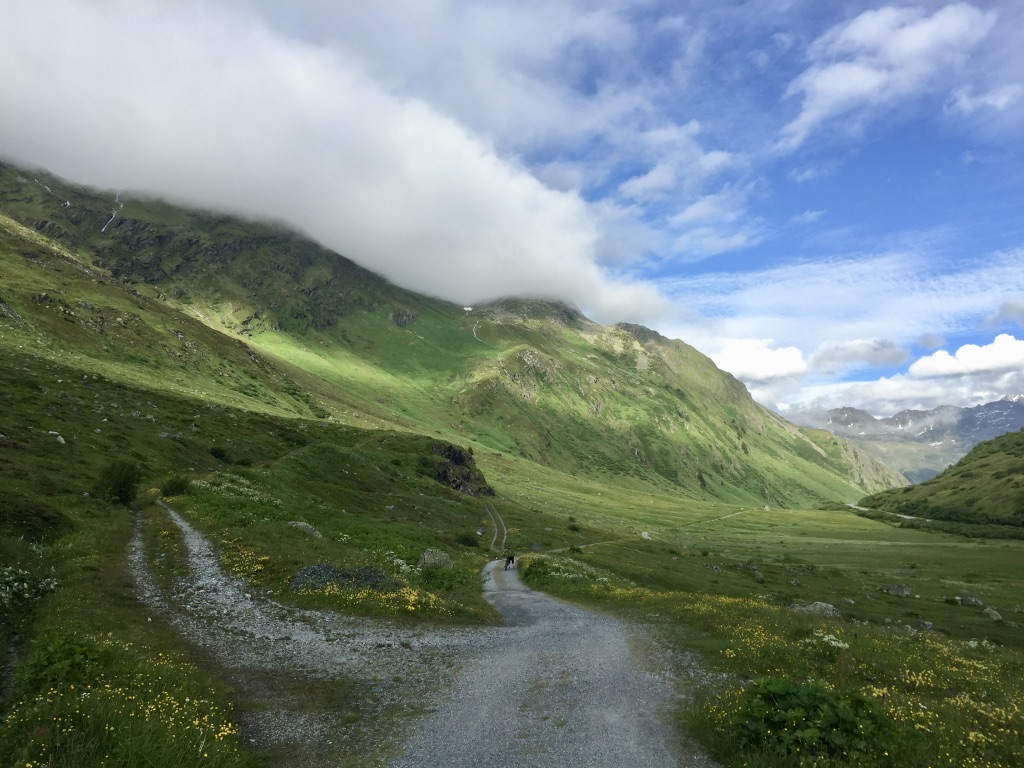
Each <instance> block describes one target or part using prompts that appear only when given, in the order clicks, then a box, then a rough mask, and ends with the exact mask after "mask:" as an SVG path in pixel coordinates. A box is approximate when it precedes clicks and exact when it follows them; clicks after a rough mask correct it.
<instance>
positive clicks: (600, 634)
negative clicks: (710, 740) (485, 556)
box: [391, 561, 680, 768]
mask: <svg viewBox="0 0 1024 768" xmlns="http://www.w3.org/2000/svg"><path fill="white" fill-rule="evenodd" d="M485 575H486V577H487V578H486V587H485V588H486V594H487V598H488V599H489V600H490V601H491V602H492V603H493V604H494V605H495V606H496V607H497V608H498V610H500V611H501V613H502V614H503V615H504V616H505V618H506V620H507V622H508V623H507V626H506V627H505V628H504V629H503V630H502V631H501V632H500V633H498V634H497V635H496V636H494V637H493V639H492V641H491V643H490V644H489V645H488V646H486V647H482V648H480V649H479V652H478V655H477V656H476V657H475V658H474V659H473V660H472V661H471V663H469V664H468V665H467V666H466V667H465V668H464V669H463V671H462V673H461V674H460V676H459V678H458V680H457V681H456V682H455V684H454V686H453V688H452V691H451V694H450V695H449V696H447V697H445V698H444V699H443V700H440V701H439V702H438V706H437V709H436V710H435V711H434V712H433V713H432V714H430V715H429V716H428V717H427V718H425V719H424V720H423V721H422V722H421V724H420V726H419V728H418V730H417V732H416V733H415V734H414V735H413V736H412V738H411V739H410V740H409V741H408V742H407V744H406V746H405V753H404V755H402V757H400V758H398V759H396V760H395V761H393V762H392V763H391V765H392V766H394V768H405V766H424V765H433V766H440V765H445V766H451V768H459V767H460V766H466V767H467V768H468V767H469V766H473V768H477V767H478V766H488V767H489V768H506V767H509V768H511V766H516V767H517V768H521V767H522V766H560V767H563V768H573V767H574V766H579V767H580V768H584V767H586V768H597V767H599V766H639V765H643V766H651V767H652V768H656V767H657V766H677V765H680V759H679V756H678V755H677V754H676V753H675V752H674V750H673V749H672V747H671V742H672V737H671V729H670V728H669V727H668V726H667V725H666V724H665V723H664V722H663V721H662V719H661V717H660V713H661V712H662V711H663V710H665V708H666V707H667V705H668V704H669V703H670V702H671V700H672V688H671V685H670V684H668V683H667V682H665V681H663V680H662V679H660V678H658V677H656V676H654V675H652V674H649V673H644V672H640V671H639V670H637V668H636V666H635V665H634V663H633V659H632V656H631V653H630V648H629V642H628V636H627V633H626V631H625V629H624V627H623V625H622V624H621V623H619V622H618V621H616V620H614V619H611V618H608V617H605V616H601V615H598V614H595V613H591V612H589V611H584V610H581V609H579V608H575V607H573V606H570V605H567V604H565V603H561V602H559V601H557V600H553V599H551V598H549V597H546V596H545V595H542V594H540V593H538V592H534V591H533V590H530V589H528V588H527V587H525V586H524V585H523V584H522V583H521V582H520V581H519V577H518V575H517V573H516V571H514V570H512V571H505V570H503V569H502V567H501V562H499V561H495V562H492V563H490V564H489V565H488V566H487V568H486V570H485ZM441 756H443V759H442V758H441Z"/></svg>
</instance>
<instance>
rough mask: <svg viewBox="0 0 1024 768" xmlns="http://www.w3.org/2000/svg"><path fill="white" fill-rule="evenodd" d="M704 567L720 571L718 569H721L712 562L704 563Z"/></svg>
mask: <svg viewBox="0 0 1024 768" xmlns="http://www.w3.org/2000/svg"><path fill="white" fill-rule="evenodd" d="M704 567H705V568H707V569H708V570H709V571H720V570H722V569H721V568H719V567H718V566H717V565H715V564H714V563H704Z"/></svg>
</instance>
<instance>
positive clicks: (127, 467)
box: [93, 460, 142, 506]
mask: <svg viewBox="0 0 1024 768" xmlns="http://www.w3.org/2000/svg"><path fill="white" fill-rule="evenodd" d="M141 480H142V470H141V469H139V465H138V464H135V463H134V462H131V461H123V460H117V461H112V462H111V463H110V464H107V465H106V466H105V467H104V468H103V469H102V470H101V471H100V476H99V478H97V480H96V485H95V486H94V487H93V490H94V492H95V493H96V495H97V496H99V497H100V498H103V499H109V500H110V501H116V502H118V503H119V504H124V505H125V506H127V505H129V504H131V503H132V501H133V500H134V499H135V494H137V493H138V491H139V482H140V481H141Z"/></svg>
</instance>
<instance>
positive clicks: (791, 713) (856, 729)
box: [717, 677, 890, 765]
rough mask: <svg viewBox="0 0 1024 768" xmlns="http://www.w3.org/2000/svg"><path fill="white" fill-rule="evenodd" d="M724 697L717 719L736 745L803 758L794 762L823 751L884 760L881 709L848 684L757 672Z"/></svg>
mask: <svg viewBox="0 0 1024 768" xmlns="http://www.w3.org/2000/svg"><path fill="white" fill-rule="evenodd" d="M729 698H731V701H727V702H726V701H723V702H722V703H720V704H719V709H717V714H718V718H719V722H720V724H721V725H722V726H723V727H724V728H725V729H727V731H728V732H730V733H732V734H734V735H735V737H736V738H737V739H738V742H739V746H740V747H741V748H742V749H747V750H750V749H763V750H765V751H767V752H770V753H772V754H775V755H778V756H780V757H781V756H786V755H790V756H793V757H794V758H804V760H798V762H799V763H800V764H803V763H804V762H805V761H813V760H816V759H817V758H819V757H823V756H834V757H843V758H846V759H847V760H849V761H851V762H854V763H858V762H859V763H861V764H870V765H884V764H885V761H884V757H885V755H887V754H888V751H887V749H886V747H887V741H888V732H889V731H890V724H889V722H888V721H887V720H886V718H885V715H884V714H883V712H882V710H881V708H880V707H879V706H878V705H877V704H876V703H875V702H874V701H873V700H871V699H870V698H869V697H867V696H865V695H864V694H863V693H861V692H860V691H858V690H856V689H854V688H835V687H832V686H830V685H828V684H826V683H823V682H820V681H816V680H809V681H807V682H796V681H792V680H787V679H783V678H777V677H762V678H759V679H757V680H755V681H754V682H753V683H751V684H750V685H749V686H747V687H746V688H741V689H739V690H738V691H736V692H734V693H733V694H732V696H731V697H729ZM723 704H727V705H726V706H723Z"/></svg>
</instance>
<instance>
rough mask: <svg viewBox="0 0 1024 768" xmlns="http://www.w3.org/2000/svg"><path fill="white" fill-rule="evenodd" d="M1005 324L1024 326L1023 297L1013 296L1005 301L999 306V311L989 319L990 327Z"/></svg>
mask: <svg viewBox="0 0 1024 768" xmlns="http://www.w3.org/2000/svg"><path fill="white" fill-rule="evenodd" d="M1005 322H1013V323H1016V324H1017V325H1021V326H1024V297H1022V296H1014V297H1012V298H1009V299H1007V300H1006V301H1004V302H1003V303H1002V304H1001V305H1000V307H999V311H998V312H996V314H995V315H993V316H992V317H991V318H989V323H990V324H992V325H1001V324H1002V323H1005Z"/></svg>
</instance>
